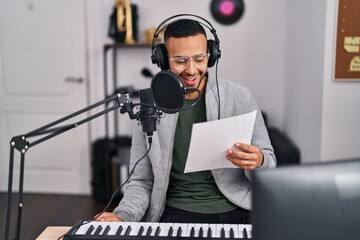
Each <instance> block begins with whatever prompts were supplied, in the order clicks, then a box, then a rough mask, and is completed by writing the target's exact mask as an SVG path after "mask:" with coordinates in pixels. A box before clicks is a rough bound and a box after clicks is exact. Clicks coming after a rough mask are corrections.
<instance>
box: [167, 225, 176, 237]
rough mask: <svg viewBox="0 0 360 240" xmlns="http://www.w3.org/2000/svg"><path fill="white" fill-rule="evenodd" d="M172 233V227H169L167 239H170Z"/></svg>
mask: <svg viewBox="0 0 360 240" xmlns="http://www.w3.org/2000/svg"><path fill="white" fill-rule="evenodd" d="M173 232H174V229H173V227H170V228H169V232H168V234H167V236H168V237H171V236H172V235H173Z"/></svg>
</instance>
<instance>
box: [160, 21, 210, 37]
mask: <svg viewBox="0 0 360 240" xmlns="http://www.w3.org/2000/svg"><path fill="white" fill-rule="evenodd" d="M198 34H203V35H204V36H205V37H206V32H205V29H204V28H203V26H201V24H200V23H199V22H198V21H195V20H191V19H180V20H177V21H175V22H172V23H170V24H169V25H168V26H167V27H166V30H165V33H164V41H165V42H166V41H167V40H168V39H169V38H171V37H175V38H181V37H189V36H195V35H198Z"/></svg>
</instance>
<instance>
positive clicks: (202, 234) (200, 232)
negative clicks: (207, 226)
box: [199, 227, 204, 238]
mask: <svg viewBox="0 0 360 240" xmlns="http://www.w3.org/2000/svg"><path fill="white" fill-rule="evenodd" d="M203 237H204V229H203V228H202V227H200V229H199V238H203Z"/></svg>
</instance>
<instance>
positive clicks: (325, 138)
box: [321, 0, 360, 161]
mask: <svg viewBox="0 0 360 240" xmlns="http://www.w3.org/2000/svg"><path fill="white" fill-rule="evenodd" d="M336 12H337V1H336V0H329V1H328V6H327V14H328V17H327V26H326V42H325V49H326V51H325V61H324V81H323V111H322V130H321V139H322V144H321V159H322V160H323V161H328V160H336V159H341V158H355V157H359V156H360V124H359V123H360V82H359V81H357V82H349V81H334V78H333V76H334V74H333V73H334V67H333V66H334V59H335V54H334V51H333V50H332V49H335V44H336V41H335V36H336V35H335V34H336V21H335V20H336V19H337V14H336ZM358 80H360V79H358Z"/></svg>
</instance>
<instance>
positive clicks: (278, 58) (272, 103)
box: [88, 0, 286, 138]
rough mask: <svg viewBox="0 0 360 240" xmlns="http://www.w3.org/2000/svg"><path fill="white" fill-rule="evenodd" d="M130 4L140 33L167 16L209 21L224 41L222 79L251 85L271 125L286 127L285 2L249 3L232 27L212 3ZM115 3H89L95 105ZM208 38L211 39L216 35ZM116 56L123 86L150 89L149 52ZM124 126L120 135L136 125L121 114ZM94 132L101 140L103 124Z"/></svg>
mask: <svg viewBox="0 0 360 240" xmlns="http://www.w3.org/2000/svg"><path fill="white" fill-rule="evenodd" d="M132 2H133V3H135V4H137V6H138V13H139V24H138V27H139V30H140V32H142V31H143V30H144V29H146V28H149V27H157V26H158V25H159V24H160V22H162V21H163V20H164V19H166V18H167V17H169V16H172V15H175V14H179V13H192V14H196V15H200V16H202V17H204V18H206V19H208V20H209V21H210V22H211V23H212V24H213V26H214V28H215V29H216V30H217V35H218V37H219V39H220V41H221V42H220V48H221V51H222V57H221V59H220V62H219V76H220V77H223V78H227V79H229V80H232V81H235V82H238V83H240V84H242V85H245V86H247V87H248V88H249V89H250V90H251V91H252V93H253V94H254V95H255V97H256V99H257V101H258V103H259V105H260V106H261V108H262V109H263V110H265V111H266V112H267V114H268V116H269V122H270V124H271V125H273V126H277V127H279V128H281V129H282V128H284V101H283V99H284V82H285V78H284V67H285V66H284V62H285V49H284V44H285V42H286V39H285V26H286V19H285V16H286V0H274V1H266V0H261V1H249V0H245V1H244V2H245V4H246V9H245V14H244V16H243V17H242V19H241V20H240V21H238V22H237V23H235V24H233V25H230V26H226V25H221V24H219V23H217V22H216V21H215V20H214V19H213V18H212V16H211V14H210V10H209V9H210V2H211V1H209V0H192V1H181V4H180V3H179V1H178V0H151V1H148V0H137V1H136V0H133V1H132ZM112 4H113V1H112V0H106V1H105V0H103V1H96V0H91V1H89V2H88V8H89V16H88V18H89V19H90V22H89V41H90V42H89V46H90V52H89V54H90V77H91V79H92V88H91V96H92V97H91V101H92V102H94V101H98V100H99V99H102V98H103V65H102V64H103V63H102V46H103V44H105V43H110V42H111V39H110V38H108V37H107V28H108V17H109V16H110V12H111V8H112ZM208 37H209V38H212V35H211V34H210V35H209V36H208ZM118 55H119V57H118V66H117V68H118V82H119V84H121V85H131V84H133V85H134V86H135V87H137V88H146V87H148V86H149V83H150V81H149V80H148V79H145V78H144V77H143V76H142V75H141V74H140V71H141V69H142V68H143V67H148V68H149V69H151V70H152V71H153V72H154V73H156V72H158V71H159V69H158V68H157V67H156V66H155V65H153V64H152V63H151V61H150V48H149V49H121V50H119V51H118ZM109 61H110V59H109ZM110 62H111V61H110ZM124 121H125V122H126V123H123V122H124ZM99 122H101V121H99ZM120 122H121V124H120V125H119V128H120V133H124V134H126V133H129V132H130V131H129V129H130V128H131V124H132V123H129V122H130V121H128V120H127V117H126V116H123V115H122V116H120ZM93 130H94V131H93V137H94V138H97V137H98V136H99V135H100V136H101V132H102V131H103V124H102V123H99V124H97V125H96V126H94V127H93Z"/></svg>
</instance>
